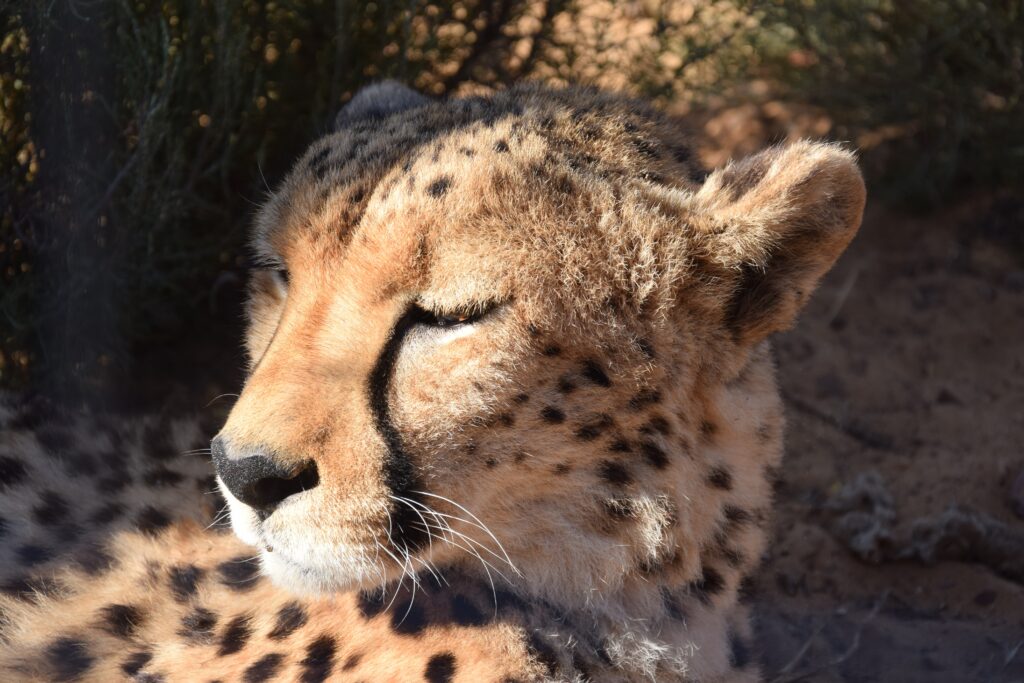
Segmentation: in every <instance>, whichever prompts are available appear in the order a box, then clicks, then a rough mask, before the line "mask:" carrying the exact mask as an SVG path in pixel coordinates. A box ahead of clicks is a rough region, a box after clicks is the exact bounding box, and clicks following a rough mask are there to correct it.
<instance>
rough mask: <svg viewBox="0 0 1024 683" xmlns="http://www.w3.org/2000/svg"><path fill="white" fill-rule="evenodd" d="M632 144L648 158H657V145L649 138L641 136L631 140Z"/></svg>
mask: <svg viewBox="0 0 1024 683" xmlns="http://www.w3.org/2000/svg"><path fill="white" fill-rule="evenodd" d="M633 146H634V147H635V148H636V151H638V152H640V154H642V155H643V156H645V157H647V158H648V159H657V158H658V145H657V143H655V142H652V141H651V140H644V139H643V138H636V139H634V140H633Z"/></svg>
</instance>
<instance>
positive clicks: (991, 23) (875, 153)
mask: <svg viewBox="0 0 1024 683" xmlns="http://www.w3.org/2000/svg"><path fill="white" fill-rule="evenodd" d="M761 23H762V30H761V32H760V37H759V40H760V42H759V45H760V46H761V53H762V54H763V55H765V56H766V65H765V72H766V73H767V74H769V75H770V76H771V77H772V78H773V79H774V81H775V82H777V83H778V84H779V85H780V86H781V87H782V88H783V90H784V92H785V93H786V96H787V97H789V98H790V99H791V100H794V101H800V102H807V103H811V104H815V105H818V106H820V107H821V108H822V109H824V110H825V111H826V112H827V113H828V115H829V116H830V117H831V118H832V120H833V121H834V122H835V128H834V130H833V135H834V136H835V137H838V138H840V139H847V140H851V141H854V142H855V143H856V144H857V145H858V146H859V147H860V148H861V149H862V150H863V151H864V153H865V161H866V163H867V165H868V169H867V170H868V172H869V175H870V179H871V181H872V186H873V192H874V194H875V196H876V197H878V196H884V197H885V198H887V199H889V200H895V201H898V202H903V203H906V202H911V203H915V204H918V205H933V204H937V203H940V202H943V201H949V200H950V199H951V198H953V197H955V196H957V195H958V194H962V191H963V190H977V189H979V188H987V189H993V190H994V189H999V188H1012V189H1018V190H1019V189H1020V187H1021V179H1022V178H1024V125H1022V122H1024V108H1022V99H1024V5H1022V4H1021V3H1020V2H1019V0H948V1H943V2H936V1H935V0H858V1H851V0H776V1H775V2H772V3H767V4H766V5H765V6H764V9H763V12H762V15H761ZM779 48H781V49H779Z"/></svg>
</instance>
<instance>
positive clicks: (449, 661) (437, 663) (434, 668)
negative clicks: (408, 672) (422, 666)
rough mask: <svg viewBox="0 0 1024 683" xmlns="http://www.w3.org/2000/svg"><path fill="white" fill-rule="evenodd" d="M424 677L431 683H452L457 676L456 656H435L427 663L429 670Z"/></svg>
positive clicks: (448, 653) (448, 654)
mask: <svg viewBox="0 0 1024 683" xmlns="http://www.w3.org/2000/svg"><path fill="white" fill-rule="evenodd" d="M423 675H424V676H426V678H427V681H429V683H451V680H452V677H453V676H455V655H453V654H452V653H451V652H445V653H443V654H439V655H434V656H433V657H431V658H430V660H429V661H428V662H427V670H426V671H425V672H424V674H423Z"/></svg>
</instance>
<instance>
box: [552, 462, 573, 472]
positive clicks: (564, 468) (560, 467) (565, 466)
mask: <svg viewBox="0 0 1024 683" xmlns="http://www.w3.org/2000/svg"><path fill="white" fill-rule="evenodd" d="M552 471H553V472H554V473H555V474H558V475H563V474H569V472H570V471H572V466H571V465H570V464H569V463H567V462H560V463H558V464H557V465H555V466H554V468H553V469H552Z"/></svg>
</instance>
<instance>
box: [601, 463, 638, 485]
mask: <svg viewBox="0 0 1024 683" xmlns="http://www.w3.org/2000/svg"><path fill="white" fill-rule="evenodd" d="M597 472H598V476H600V477H601V478H602V479H604V480H605V481H606V482H608V483H609V484H615V485H616V486H625V485H626V484H629V483H631V482H632V481H633V477H632V476H630V474H629V470H627V469H626V467H625V466H624V465H622V464H621V463H617V462H612V461H611V460H605V461H603V462H602V463H601V465H600V466H599V467H598V470H597Z"/></svg>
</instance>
